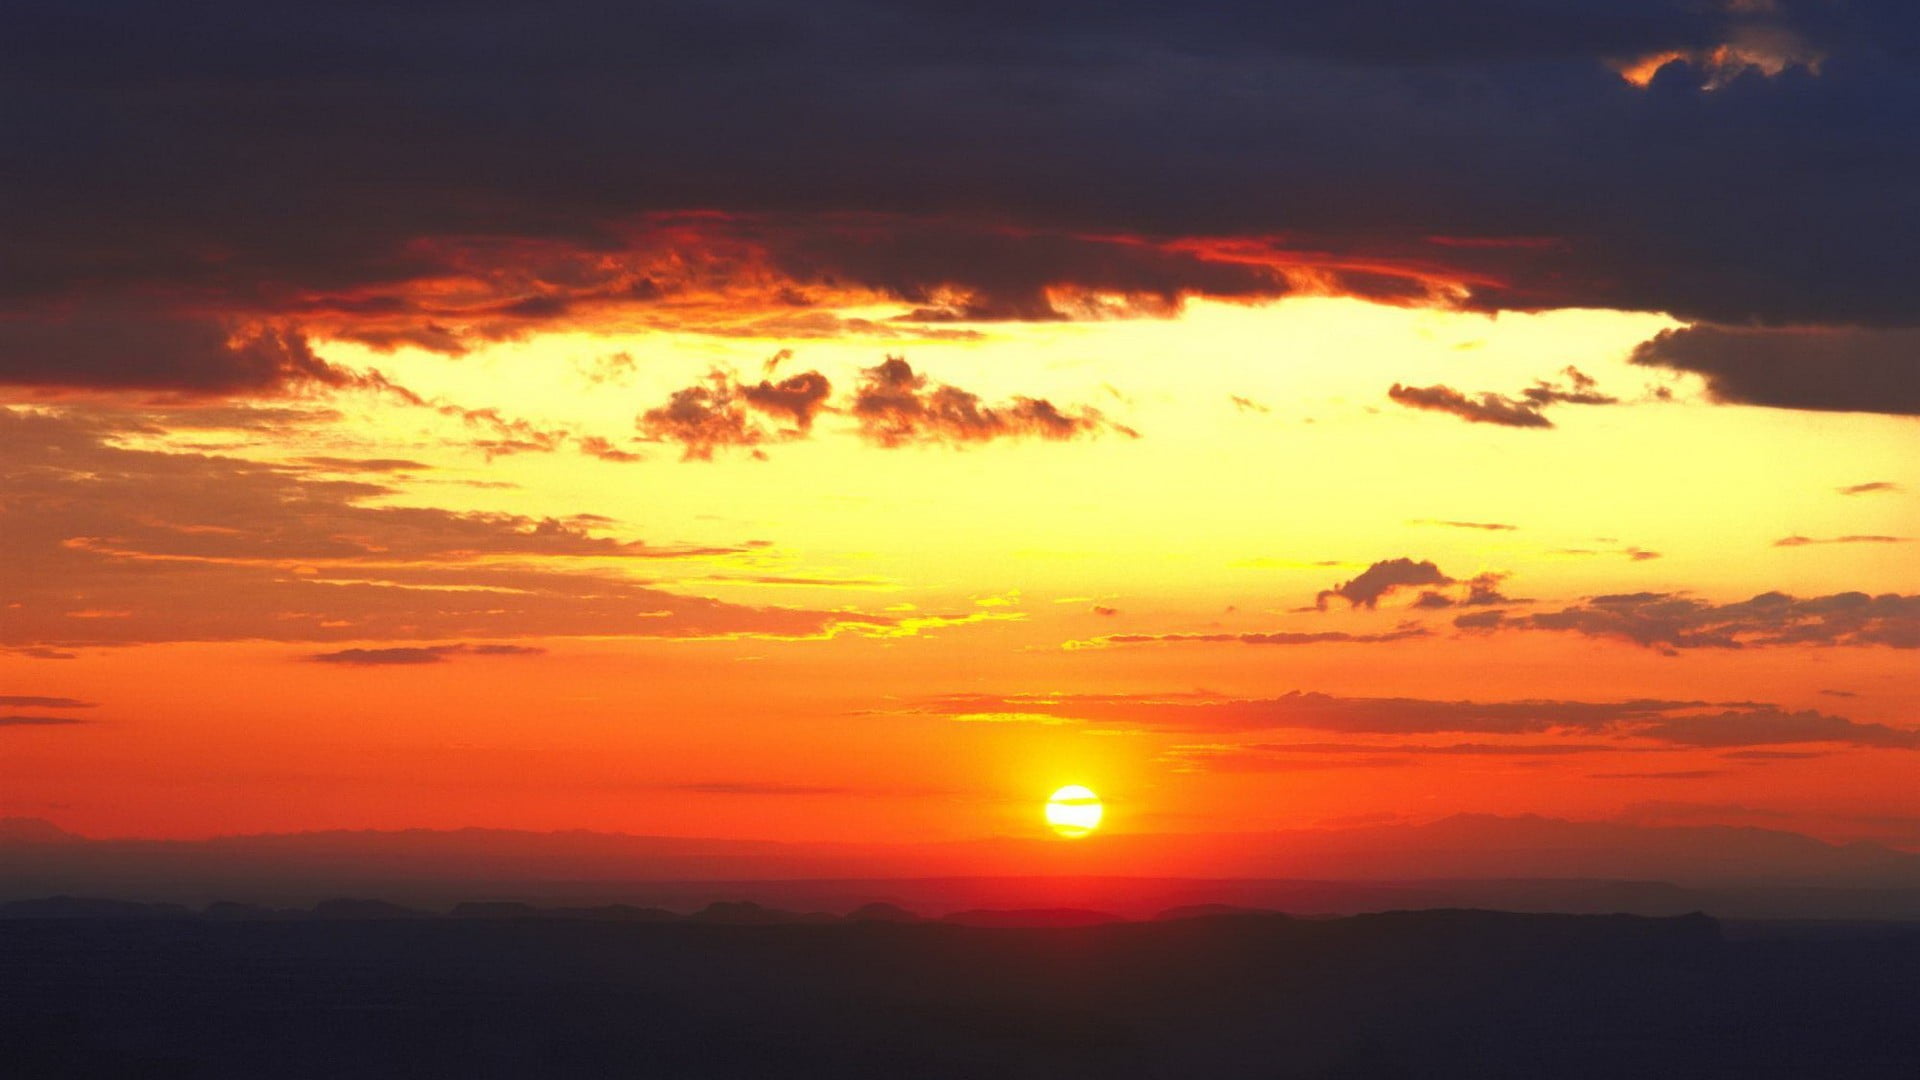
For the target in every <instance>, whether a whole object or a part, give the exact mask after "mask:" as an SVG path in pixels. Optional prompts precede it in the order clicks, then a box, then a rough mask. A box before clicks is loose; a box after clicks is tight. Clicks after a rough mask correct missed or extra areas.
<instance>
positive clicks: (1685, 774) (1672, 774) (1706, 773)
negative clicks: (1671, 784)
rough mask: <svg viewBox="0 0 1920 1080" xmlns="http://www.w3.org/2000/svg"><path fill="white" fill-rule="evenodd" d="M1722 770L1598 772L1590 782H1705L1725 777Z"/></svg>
mask: <svg viewBox="0 0 1920 1080" xmlns="http://www.w3.org/2000/svg"><path fill="white" fill-rule="evenodd" d="M1724 775H1726V773H1725V772H1724V771H1723V770H1720V769H1666V770H1657V769H1656V770H1649V771H1643V772H1598V773H1588V774H1587V779H1589V780H1705V779H1708V778H1709V777H1714V776H1724Z"/></svg>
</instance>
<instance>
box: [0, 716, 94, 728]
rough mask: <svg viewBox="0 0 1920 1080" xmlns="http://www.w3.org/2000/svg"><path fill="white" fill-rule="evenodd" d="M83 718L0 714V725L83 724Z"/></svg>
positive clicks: (49, 725) (59, 725)
mask: <svg viewBox="0 0 1920 1080" xmlns="http://www.w3.org/2000/svg"><path fill="white" fill-rule="evenodd" d="M84 723H86V721H85V720H82V719H80V718H79V717H77V716H6V715H0V727H62V726H65V725H68V724H84Z"/></svg>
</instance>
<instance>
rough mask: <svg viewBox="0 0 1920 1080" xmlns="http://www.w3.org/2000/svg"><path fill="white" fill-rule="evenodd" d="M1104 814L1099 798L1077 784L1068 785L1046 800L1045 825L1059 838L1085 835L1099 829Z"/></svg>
mask: <svg viewBox="0 0 1920 1080" xmlns="http://www.w3.org/2000/svg"><path fill="white" fill-rule="evenodd" d="M1105 812H1106V811H1105V808H1104V807H1102V806H1101V805H1100V796H1098V795H1095V794H1094V793H1093V792H1092V791H1091V790H1090V789H1088V788H1084V787H1081V786H1080V785H1079V784H1069V785H1067V786H1066V787H1063V788H1061V789H1060V790H1059V791H1056V792H1054V793H1053V795H1052V797H1051V798H1049V799H1047V824H1048V825H1050V826H1052V828H1053V831H1054V832H1056V833H1059V834H1060V835H1061V836H1066V837H1081V836H1085V835H1087V834H1088V833H1090V832H1092V831H1093V830H1095V829H1097V828H1099V827H1100V818H1101V816H1102V815H1104V814H1105Z"/></svg>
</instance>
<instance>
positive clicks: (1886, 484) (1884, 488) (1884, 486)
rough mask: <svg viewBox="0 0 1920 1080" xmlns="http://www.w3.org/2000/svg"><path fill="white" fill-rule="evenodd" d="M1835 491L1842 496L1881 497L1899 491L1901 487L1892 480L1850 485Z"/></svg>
mask: <svg viewBox="0 0 1920 1080" xmlns="http://www.w3.org/2000/svg"><path fill="white" fill-rule="evenodd" d="M1835 490H1836V491H1838V492H1840V494H1842V495H1881V494H1891V493H1893V492H1896V491H1899V490H1900V485H1899V484H1896V483H1894V482H1893V481H1891V480H1873V481H1870V482H1868V483H1865V484H1848V485H1847V486H1846V487H1843V488H1836V489H1835Z"/></svg>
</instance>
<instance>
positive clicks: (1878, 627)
mask: <svg viewBox="0 0 1920 1080" xmlns="http://www.w3.org/2000/svg"><path fill="white" fill-rule="evenodd" d="M1454 625H1455V626H1457V627H1460V628H1462V629H1467V630H1483V631H1484V630H1552V631H1558V632H1563V633H1574V634H1581V635H1584V636H1587V637H1599V638H1612V639H1614V640H1619V641H1628V642H1632V643H1633V644H1635V645H1643V646H1646V647H1648V648H1652V649H1658V650H1660V651H1662V652H1666V653H1669V654H1672V653H1675V652H1677V651H1678V650H1681V649H1739V648H1768V647H1775V646H1794V645H1798V646H1835V647H1865V646H1884V647H1888V648H1895V649H1916V648H1920V596H1905V595H1901V594H1898V593H1884V594H1882V595H1879V596H1869V595H1868V594H1866V593H1862V592H1845V593H1833V594H1830V595H1827V596H1813V597H1804V598H1803V597H1795V596H1791V595H1788V594H1786V593H1781V592H1768V593H1761V594H1760V595H1758V596H1755V597H1753V598H1752V599H1749V600H1742V601H1738V602H1735V603H1728V604H1715V603H1712V602H1711V601H1707V600H1700V599H1696V598H1694V597H1689V596H1685V595H1682V594H1679V593H1660V592H1639V593H1620V594H1613V595H1607V596H1593V597H1589V598H1587V599H1586V600H1585V601H1583V602H1581V603H1578V604H1575V605H1573V606H1571V607H1567V608H1563V609H1561V610H1559V611H1552V612H1536V613H1533V614H1529V615H1522V616H1513V615H1509V614H1508V613H1506V612H1504V611H1488V612H1479V613H1476V614H1474V615H1466V616H1461V617H1459V618H1457V619H1455V620H1454Z"/></svg>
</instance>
